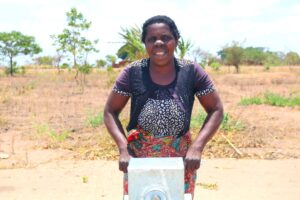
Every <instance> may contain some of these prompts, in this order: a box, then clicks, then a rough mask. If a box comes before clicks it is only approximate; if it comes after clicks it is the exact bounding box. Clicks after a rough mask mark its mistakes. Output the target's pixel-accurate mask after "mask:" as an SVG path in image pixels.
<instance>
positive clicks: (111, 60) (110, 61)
mask: <svg viewBox="0 0 300 200" xmlns="http://www.w3.org/2000/svg"><path fill="white" fill-rule="evenodd" d="M105 58H106V60H107V63H108V64H109V65H110V66H112V67H113V66H114V65H115V64H116V61H117V58H116V56H114V55H107V56H105Z"/></svg>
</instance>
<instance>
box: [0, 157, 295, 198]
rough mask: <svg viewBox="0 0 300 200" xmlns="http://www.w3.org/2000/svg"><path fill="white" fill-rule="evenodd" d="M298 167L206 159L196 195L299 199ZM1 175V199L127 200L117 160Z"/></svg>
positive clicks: (288, 163)
mask: <svg viewBox="0 0 300 200" xmlns="http://www.w3.org/2000/svg"><path fill="white" fill-rule="evenodd" d="M0 162H1V161H0ZM299 171H300V159H294V160H234V159H216V160H204V161H203V165H202V167H201V170H199V171H198V179H197V187H196V194H195V197H196V198H195V199H197V200H198V199H203V200H205V199H210V200H221V199H222V200H223V199H226V200H241V199H243V200H253V199H255V200H271V199H272V200H282V199H288V200H298V199H299V197H300V190H299V188H300V174H299ZM0 180H1V181H0V199H1V200H71V199H72V200H74V199H78V200H83V199H84V200H95V199H103V200H104V199H105V200H117V199H122V198H121V197H122V173H121V172H119V171H118V169H117V163H116V162H114V161H102V160H100V161H56V162H51V163H47V164H42V165H39V166H37V167H35V168H27V169H24V168H21V169H2V170H0ZM84 182H86V183H84ZM205 186H206V187H208V188H205Z"/></svg>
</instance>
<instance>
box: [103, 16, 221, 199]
mask: <svg viewBox="0 0 300 200" xmlns="http://www.w3.org/2000/svg"><path fill="white" fill-rule="evenodd" d="M179 38H180V34H179V31H178V29H177V26H176V24H175V22H174V21H173V20H172V19H170V18H169V17H167V16H161V15H159V16H154V17H151V18H150V19H148V20H147V21H146V22H145V23H144V24H143V32H142V41H143V43H144V44H145V47H146V50H147V53H148V56H149V58H147V59H142V60H138V61H135V62H133V63H131V64H129V65H128V66H127V67H126V68H125V69H124V70H123V72H122V73H121V74H120V76H119V77H118V79H117V81H116V83H115V86H114V88H113V90H112V92H111V93H110V95H109V97H108V100H107V103H106V106H105V112H104V121H105V124H106V126H107V129H108V131H109V132H110V134H111V136H112V137H113V139H114V140H115V142H116V144H117V146H118V148H119V152H120V158H119V169H120V170H121V171H123V172H124V173H125V176H124V194H127V193H128V184H127V167H128V163H129V160H130V158H131V157H143V158H145V157H182V158H184V164H185V177H184V183H185V184H184V190H185V193H191V194H193V193H194V188H195V180H196V170H197V169H198V168H199V167H200V161H201V155H202V152H203V149H204V147H205V145H206V143H207V142H208V141H209V140H210V139H211V138H212V136H213V135H214V133H215V132H216V131H217V129H218V127H219V125H220V123H221V121H222V118H223V106H222V103H221V100H220V98H219V95H218V93H217V91H216V90H215V87H214V85H213V83H212V81H211V79H210V78H209V76H208V75H207V73H206V72H205V71H204V70H203V69H202V68H201V67H200V66H199V65H198V64H197V63H194V62H191V61H189V60H180V59H177V58H175V56H174V52H175V49H176V47H177V44H178V39H179ZM195 96H196V97H197V98H198V100H199V102H200V103H201V105H202V106H203V107H204V109H205V110H206V112H207V117H206V119H205V122H204V123H203V124H202V127H199V129H200V131H199V134H198V136H197V137H196V139H195V140H194V141H192V140H191V134H190V131H189V128H190V120H191V114H192V109H193V103H194V98H195ZM129 98H131V112H130V121H129V124H128V126H127V133H128V134H126V133H125V131H124V129H123V127H122V125H121V122H120V120H119V118H118V116H119V114H120V112H121V111H122V109H123V108H124V107H125V105H126V104H127V102H128V100H129Z"/></svg>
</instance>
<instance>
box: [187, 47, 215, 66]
mask: <svg viewBox="0 0 300 200" xmlns="http://www.w3.org/2000/svg"><path fill="white" fill-rule="evenodd" d="M192 55H193V57H194V60H195V62H197V63H200V65H201V66H202V67H204V68H205V67H206V66H207V65H208V63H209V61H210V59H211V58H212V57H213V56H212V55H211V54H210V53H209V52H207V51H204V50H202V49H201V48H200V47H197V48H196V49H194V50H193V51H192Z"/></svg>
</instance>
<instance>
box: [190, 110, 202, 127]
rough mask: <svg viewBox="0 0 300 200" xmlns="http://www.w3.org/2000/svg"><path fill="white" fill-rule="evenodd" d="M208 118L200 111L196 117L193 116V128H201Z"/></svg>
mask: <svg viewBox="0 0 300 200" xmlns="http://www.w3.org/2000/svg"><path fill="white" fill-rule="evenodd" d="M205 118H206V113H205V112H204V111H202V110H201V111H199V112H198V113H197V114H196V116H192V119H191V128H200V127H201V126H202V124H203V123H204V121H205Z"/></svg>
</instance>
